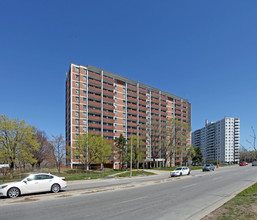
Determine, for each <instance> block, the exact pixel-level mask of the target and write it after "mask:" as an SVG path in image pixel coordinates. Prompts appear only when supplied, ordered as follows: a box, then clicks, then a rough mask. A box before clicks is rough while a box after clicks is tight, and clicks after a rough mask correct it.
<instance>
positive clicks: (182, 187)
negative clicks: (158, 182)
mask: <svg viewBox="0 0 257 220" xmlns="http://www.w3.org/2000/svg"><path fill="white" fill-rule="evenodd" d="M195 185H197V183H194V184H191V185H188V186H184V187H182V188H181V189H186V188H189V187H191V186H195Z"/></svg>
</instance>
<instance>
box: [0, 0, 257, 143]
mask: <svg viewBox="0 0 257 220" xmlns="http://www.w3.org/2000/svg"><path fill="white" fill-rule="evenodd" d="M256 11H257V1H255V0H248V1H243V0H241V1H238V0H217V1H206V0H194V1H192V0H184V1H179V0H161V1H157V0H155V1H153V0H108V1H106V0H99V1H97V0H95V1H93V0H92V1H86V0H84V1H75V0H74V1H54V0H52V1H45V0H44V1H26V0H24V1H12V0H10V1H0V28H1V32H0V33H1V34H0V67H1V69H0V76H1V86H0V114H7V115H8V116H9V117H10V118H19V119H25V120H26V122H27V123H28V124H32V125H35V126H36V127H38V128H39V129H41V130H45V131H46V132H47V134H48V135H49V136H50V135H58V134H60V133H62V134H63V135H64V134H65V108H64V106H65V76H66V72H67V71H68V68H69V64H70V63H71V62H73V63H77V64H81V65H88V64H90V65H93V66H96V67H98V68H102V69H104V70H107V71H110V72H113V73H116V74H119V75H122V76H125V77H128V78H131V79H133V80H139V81H140V82H142V83H144V84H148V85H150V86H153V87H156V88H158V89H162V90H163V91H166V92H170V93H172V94H174V95H177V96H180V97H183V98H187V99H188V100H189V101H190V102H191V103H192V130H193V131H194V130H196V129H199V128H201V127H203V126H204V123H205V120H206V119H208V120H209V121H217V120H220V119H222V118H224V117H225V116H227V117H240V120H241V144H243V145H244V146H246V147H248V146H249V144H248V143H247V142H246V139H249V140H250V139H251V138H250V135H251V134H252V132H251V126H253V127H254V128H255V130H256V132H257V121H256V119H257V114H256V112H257V98H256V94H257V13H256Z"/></svg>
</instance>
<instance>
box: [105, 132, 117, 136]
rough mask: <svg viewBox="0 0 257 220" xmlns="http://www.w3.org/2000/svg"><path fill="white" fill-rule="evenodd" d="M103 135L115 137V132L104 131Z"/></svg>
mask: <svg viewBox="0 0 257 220" xmlns="http://www.w3.org/2000/svg"><path fill="white" fill-rule="evenodd" d="M103 135H104V136H107V137H113V136H114V133H111V132H103Z"/></svg>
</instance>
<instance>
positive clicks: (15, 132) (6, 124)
mask: <svg viewBox="0 0 257 220" xmlns="http://www.w3.org/2000/svg"><path fill="white" fill-rule="evenodd" d="M38 147H39V144H38V141H37V138H36V135H35V133H34V129H33V127H32V126H30V125H26V123H25V121H24V120H21V121H20V120H18V119H14V120H11V119H9V118H8V117H7V116H6V115H0V155H2V157H4V158H5V161H6V163H8V164H9V166H10V177H11V178H13V172H14V167H15V164H16V163H19V162H24V163H33V162H36V159H35V158H34V157H33V154H32V153H31V150H37V149H38Z"/></svg>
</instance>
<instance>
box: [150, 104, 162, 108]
mask: <svg viewBox="0 0 257 220" xmlns="http://www.w3.org/2000/svg"><path fill="white" fill-rule="evenodd" d="M151 106H152V107H155V108H158V109H159V108H160V106H159V105H157V104H155V103H152V104H151Z"/></svg>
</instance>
